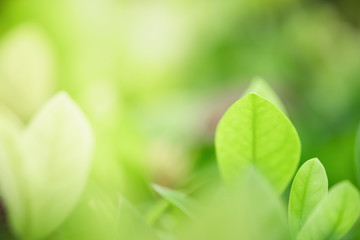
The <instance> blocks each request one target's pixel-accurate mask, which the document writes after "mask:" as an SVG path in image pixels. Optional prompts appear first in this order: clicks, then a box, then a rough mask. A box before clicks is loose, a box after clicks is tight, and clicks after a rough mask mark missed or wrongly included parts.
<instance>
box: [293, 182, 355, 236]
mask: <svg viewBox="0 0 360 240" xmlns="http://www.w3.org/2000/svg"><path fill="white" fill-rule="evenodd" d="M359 214H360V197H359V192H358V190H357V189H356V188H355V187H354V186H353V185H352V184H351V183H350V182H347V181H343V182H341V183H338V184H337V185H335V186H334V187H333V188H331V189H330V191H329V194H328V195H327V197H326V198H324V199H323V200H322V201H321V202H320V203H319V205H318V206H317V207H316V208H315V210H314V212H313V213H312V214H311V215H310V216H309V218H308V220H307V221H306V223H305V225H304V227H303V228H302V229H301V231H300V233H299V235H298V236H297V238H296V239H297V240H338V239H340V238H341V237H343V236H344V235H345V234H346V233H347V232H348V231H349V230H350V228H351V227H352V226H353V225H354V223H355V222H356V220H357V219H358V217H359Z"/></svg>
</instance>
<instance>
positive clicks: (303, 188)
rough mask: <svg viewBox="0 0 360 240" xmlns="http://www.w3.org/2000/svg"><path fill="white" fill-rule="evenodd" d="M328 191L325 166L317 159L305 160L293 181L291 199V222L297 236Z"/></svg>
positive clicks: (294, 234)
mask: <svg viewBox="0 0 360 240" xmlns="http://www.w3.org/2000/svg"><path fill="white" fill-rule="evenodd" d="M327 193H328V179H327V176H326V172H325V168H324V166H323V165H322V164H321V162H320V161H319V160H318V159H317V158H314V159H311V160H308V161H307V162H305V163H304V164H303V165H302V166H301V168H300V169H299V171H298V172H297V174H296V175H295V179H294V181H293V184H292V187H291V192H290V200H289V223H290V229H291V232H292V234H293V236H296V235H297V233H298V232H299V231H300V229H301V227H302V226H303V225H304V223H305V222H306V220H307V218H308V217H309V215H310V214H311V213H312V211H313V210H314V209H315V207H316V206H317V204H318V203H319V202H320V201H321V200H322V199H323V198H324V197H325V196H326V195H327Z"/></svg>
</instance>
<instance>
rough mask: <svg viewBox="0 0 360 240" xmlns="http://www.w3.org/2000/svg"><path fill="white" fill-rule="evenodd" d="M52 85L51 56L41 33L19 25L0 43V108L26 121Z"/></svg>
mask: <svg viewBox="0 0 360 240" xmlns="http://www.w3.org/2000/svg"><path fill="white" fill-rule="evenodd" d="M54 85H55V56H54V51H53V49H52V47H51V44H50V41H49V39H48V37H47V36H46V34H45V32H44V31H43V30H42V29H41V28H40V27H39V26H37V25H36V24H35V23H23V24H21V25H19V26H17V27H16V28H14V29H13V30H11V31H10V32H9V33H7V35H5V36H4V38H3V39H2V41H1V42H0V86H1V87H0V104H4V105H6V106H7V107H8V108H10V109H11V110H13V111H14V112H15V113H16V114H18V116H20V117H22V118H26V119H27V118H28V117H30V115H31V114H33V113H34V111H36V109H37V108H39V107H40V106H41V104H43V102H44V101H45V100H46V99H47V98H48V97H49V96H50V94H51V93H52V90H53V86H54Z"/></svg>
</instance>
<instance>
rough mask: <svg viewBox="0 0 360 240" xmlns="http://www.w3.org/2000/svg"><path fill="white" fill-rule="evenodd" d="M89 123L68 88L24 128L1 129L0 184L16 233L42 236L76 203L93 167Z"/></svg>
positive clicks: (91, 138)
mask: <svg viewBox="0 0 360 240" xmlns="http://www.w3.org/2000/svg"><path fill="white" fill-rule="evenodd" d="M92 151H93V135H92V131H91V128H90V125H89V123H88V121H87V119H86V118H85V117H84V115H83V114H82V113H81V111H80V110H79V109H78V107H77V106H76V105H75V103H74V102H73V101H72V100H71V99H70V98H69V97H68V95H66V94H65V93H60V94H58V95H56V96H55V97H54V98H53V99H52V100H50V102H49V103H47V104H46V105H45V106H44V107H43V108H42V109H41V111H40V112H39V113H38V114H37V115H36V116H35V118H34V119H33V121H32V122H31V123H30V125H29V126H28V128H26V129H25V130H24V131H23V132H22V133H19V134H9V132H7V133H6V131H2V132H1V140H0V165H1V166H0V176H1V177H0V184H1V190H2V197H3V199H4V201H5V205H6V206H7V209H8V212H9V217H10V222H11V226H12V228H13V231H14V232H15V233H16V235H18V236H20V237H22V238H26V239H41V238H44V237H46V236H47V235H48V234H50V233H51V232H52V231H53V230H54V229H55V228H56V227H58V226H59V225H60V224H61V223H62V222H63V221H64V220H65V218H66V217H67V216H68V215H69V213H70V212H71V211H72V210H73V208H74V207H75V204H76V203H77V201H78V200H79V197H80V195H81V193H82V191H83V188H84V185H85V183H86V180H87V175H88V172H89V169H90V160H91V157H92Z"/></svg>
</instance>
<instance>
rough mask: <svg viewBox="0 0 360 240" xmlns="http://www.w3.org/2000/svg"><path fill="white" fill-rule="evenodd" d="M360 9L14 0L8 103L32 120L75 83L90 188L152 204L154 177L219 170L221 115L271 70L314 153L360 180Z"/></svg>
mask: <svg viewBox="0 0 360 240" xmlns="http://www.w3.org/2000/svg"><path fill="white" fill-rule="evenodd" d="M359 9H360V3H359V2H358V1H351V0H328V1H326V0H322V1H320V0H317V1H316V0H312V1H310V0H251V1H250V0H191V1H189V0H182V1H165V0H152V1H150V0H139V1H131V0H87V1H85V0H53V1H46V0H27V1H24V0H1V1H0V103H1V106H2V107H1V111H3V112H5V111H8V110H10V111H12V112H14V113H15V114H16V115H17V116H18V117H20V118H21V119H22V120H23V121H24V122H25V123H26V122H27V121H28V120H29V119H30V118H31V116H32V115H33V114H34V113H35V112H36V110H37V109H39V107H40V106H41V105H42V104H43V103H44V102H45V101H46V100H47V99H49V98H50V96H52V95H53V94H54V93H56V92H57V91H59V90H65V91H67V92H69V94H70V95H71V96H72V97H73V98H74V99H75V101H76V102H77V103H78V104H79V105H80V107H81V108H82V109H83V110H84V112H85V114H86V115H87V116H88V118H89V120H90V121H91V123H92V126H93V128H94V131H95V134H96V152H95V157H94V162H93V168H92V173H91V177H90V182H91V185H92V186H93V185H94V186H97V187H89V189H90V190H89V192H93V191H95V192H97V191H106V192H107V193H108V194H107V195H106V197H109V198H110V199H111V198H113V199H115V198H117V196H118V193H121V195H123V196H125V197H126V198H127V199H128V200H131V201H132V202H134V203H138V204H140V208H141V209H147V206H146V203H148V202H151V201H152V200H151V199H152V197H153V192H152V190H151V189H150V187H149V186H148V184H147V183H148V182H153V183H157V184H160V185H162V186H167V187H170V188H183V189H195V188H197V187H198V186H200V185H202V184H206V183H204V181H205V182H206V181H212V180H213V179H215V178H217V175H218V174H217V170H216V161H215V154H214V147H213V137H214V131H215V128H216V124H217V122H218V120H219V119H220V117H221V115H222V114H223V113H224V111H225V110H226V109H227V107H229V106H230V104H232V103H233V102H234V101H235V100H237V99H238V98H240V97H241V95H242V93H243V92H244V90H245V89H246V87H247V86H248V84H249V82H250V80H251V79H253V78H254V77H262V78H264V79H266V80H267V81H268V82H269V84H270V85H271V86H272V87H273V88H274V89H275V91H276V92H277V93H278V94H279V96H280V98H281V99H282V100H283V102H284V104H285V106H286V108H287V110H288V113H289V117H290V119H291V120H292V122H293V124H294V125H295V127H296V129H297V130H298V133H299V135H300V138H301V141H302V158H301V162H304V161H305V160H307V159H310V158H312V157H318V158H319V159H320V160H321V161H322V163H323V164H324V166H325V168H326V170H327V173H328V177H329V183H330V185H333V184H335V183H337V182H339V181H341V180H343V179H350V180H351V181H352V182H353V183H355V184H357V186H359V184H358V182H357V177H356V169H355V164H354V144H355V143H354V141H355V133H356V128H357V125H358V123H359V120H360V111H359V108H360V35H359V33H360V32H359V28H360V15H359V14H358V11H359ZM5 109H7V110H5ZM204 179H205V180H204ZM94 189H97V190H94ZM99 189H101V190H99ZM189 191H190V190H189ZM89 194H90V195H91V193H89ZM85 195H86V194H85ZM98 195H99V197H100V196H101V197H100V198H103V197H102V194H101V193H98ZM85 198H86V197H85ZM102 202H103V201H102ZM109 202H112V201H111V200H109ZM110 205H111V204H110ZM79 211H80V210H79ZM84 211H85V210H84ZM80 215H81V214H80ZM103 224H104V226H105V225H106V224H105V223H103ZM95 239H96V238H95ZM98 239H99V238H98ZM104 239H105V238H104Z"/></svg>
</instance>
